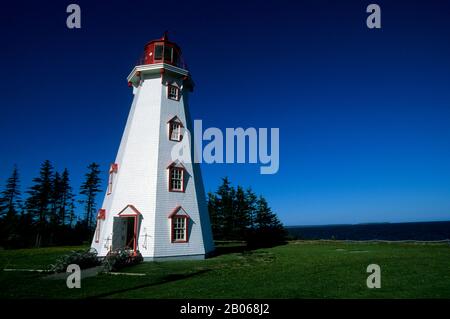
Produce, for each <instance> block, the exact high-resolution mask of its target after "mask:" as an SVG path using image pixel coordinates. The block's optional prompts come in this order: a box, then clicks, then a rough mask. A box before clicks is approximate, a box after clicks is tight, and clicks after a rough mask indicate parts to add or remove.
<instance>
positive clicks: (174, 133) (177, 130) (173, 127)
mask: <svg viewBox="0 0 450 319" xmlns="http://www.w3.org/2000/svg"><path fill="white" fill-rule="evenodd" d="M169 134H170V140H171V141H181V123H179V122H171V123H170V132H169Z"/></svg>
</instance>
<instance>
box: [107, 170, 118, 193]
mask: <svg viewBox="0 0 450 319" xmlns="http://www.w3.org/2000/svg"><path fill="white" fill-rule="evenodd" d="M117 168H118V165H117V164H116V163H113V164H111V167H110V169H109V177H108V191H107V193H106V194H107V195H109V194H111V193H112V188H113V179H114V174H116V173H117Z"/></svg>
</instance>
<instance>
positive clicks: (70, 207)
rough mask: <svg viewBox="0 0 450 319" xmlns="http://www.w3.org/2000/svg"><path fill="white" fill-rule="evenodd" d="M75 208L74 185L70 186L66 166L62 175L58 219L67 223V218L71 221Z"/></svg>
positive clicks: (61, 222)
mask: <svg viewBox="0 0 450 319" xmlns="http://www.w3.org/2000/svg"><path fill="white" fill-rule="evenodd" d="M74 210H75V204H74V195H73V192H72V186H70V178H69V171H68V170H67V168H65V169H64V171H63V173H62V175H61V181H60V185H59V196H58V219H59V221H60V224H62V225H65V224H66V221H67V220H69V221H70V219H71V217H70V215H71V214H73V213H74ZM72 218H73V217H72ZM69 225H71V223H69Z"/></svg>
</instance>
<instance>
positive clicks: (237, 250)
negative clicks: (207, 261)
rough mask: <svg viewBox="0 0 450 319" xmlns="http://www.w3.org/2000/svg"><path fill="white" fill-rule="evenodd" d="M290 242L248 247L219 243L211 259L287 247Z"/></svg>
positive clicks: (238, 244) (242, 243) (245, 245)
mask: <svg viewBox="0 0 450 319" xmlns="http://www.w3.org/2000/svg"><path fill="white" fill-rule="evenodd" d="M287 243H288V242H287V241H284V242H277V243H261V244H259V245H258V244H251V245H247V243H245V242H218V243H217V244H216V249H215V250H214V252H212V253H211V255H210V257H218V256H222V255H228V254H244V253H249V252H251V251H253V250H257V249H261V248H272V247H276V246H283V245H286V244H287Z"/></svg>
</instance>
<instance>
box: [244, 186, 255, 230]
mask: <svg viewBox="0 0 450 319" xmlns="http://www.w3.org/2000/svg"><path fill="white" fill-rule="evenodd" d="M257 200H258V196H256V194H255V193H254V192H253V191H252V189H251V188H247V190H246V191H245V201H246V203H247V207H248V228H249V230H250V231H252V230H254V229H255V218H256V217H255V216H256V209H257V207H256V203H257Z"/></svg>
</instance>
